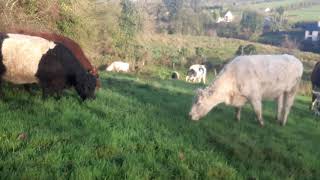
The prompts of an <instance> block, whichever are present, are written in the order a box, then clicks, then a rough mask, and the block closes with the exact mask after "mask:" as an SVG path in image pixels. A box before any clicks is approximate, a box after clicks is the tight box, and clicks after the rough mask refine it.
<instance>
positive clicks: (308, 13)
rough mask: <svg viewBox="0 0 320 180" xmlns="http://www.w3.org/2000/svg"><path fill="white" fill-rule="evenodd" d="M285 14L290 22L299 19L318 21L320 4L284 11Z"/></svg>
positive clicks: (319, 18) (298, 20)
mask: <svg viewBox="0 0 320 180" xmlns="http://www.w3.org/2000/svg"><path fill="white" fill-rule="evenodd" d="M286 16H287V17H288V20H289V21H290V22H300V21H319V20H320V5H317V6H312V7H309V8H302V9H298V10H290V11H288V12H286Z"/></svg>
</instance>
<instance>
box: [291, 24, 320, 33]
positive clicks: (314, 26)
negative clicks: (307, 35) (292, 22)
mask: <svg viewBox="0 0 320 180" xmlns="http://www.w3.org/2000/svg"><path fill="white" fill-rule="evenodd" d="M296 27H297V28H302V29H303V30H305V31H320V27H319V26H318V22H303V23H298V24H296Z"/></svg>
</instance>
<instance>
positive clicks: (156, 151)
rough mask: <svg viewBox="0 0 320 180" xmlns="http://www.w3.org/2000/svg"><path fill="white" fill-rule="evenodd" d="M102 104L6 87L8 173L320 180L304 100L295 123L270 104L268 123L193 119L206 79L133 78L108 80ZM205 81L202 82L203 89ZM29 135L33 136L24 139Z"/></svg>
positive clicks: (1, 168)
mask: <svg viewBox="0 0 320 180" xmlns="http://www.w3.org/2000/svg"><path fill="white" fill-rule="evenodd" d="M102 82H103V87H102V89H101V90H100V91H99V92H98V94H97V99H96V100H95V101H87V102H84V103H81V102H79V99H78V97H77V96H76V95H75V93H74V92H73V91H71V92H70V91H69V92H66V93H67V95H68V96H65V97H63V98H62V99H61V100H60V101H56V100H54V99H51V98H49V99H48V100H45V101H42V100H41V98H40V97H41V96H40V92H39V90H37V89H35V92H34V93H35V95H30V94H28V93H27V92H24V91H23V90H22V89H19V88H15V89H14V90H12V88H13V87H11V86H6V88H5V94H6V96H5V99H4V100H2V101H1V102H0V109H1V115H0V123H1V126H0V139H1V141H0V158H1V162H0V177H1V178H3V179H10V178H11V179H30V178H39V179H51V178H59V179H61V178H62V179H64V178H81V179H94V178H97V177H98V178H107V179H108V178H111V179H124V178H126V179H153V178H160V179H311V178H314V177H318V176H319V175H320V171H319V167H320V162H319V161H318V159H319V158H320V153H319V151H318V149H319V148H320V145H319V143H315V142H317V141H318V138H319V135H320V126H319V122H318V120H317V118H315V116H314V115H313V114H312V113H311V112H310V111H309V110H308V104H309V98H308V97H303V96H299V97H298V98H297V100H296V103H295V106H294V107H293V109H292V113H291V114H290V116H289V120H288V124H287V126H285V127H280V126H279V125H278V124H277V123H276V121H275V119H274V116H275V115H274V108H275V107H274V104H273V103H271V102H266V103H265V104H264V117H265V122H266V127H265V128H260V127H259V126H258V123H257V122H256V121H255V118H254V114H253V112H252V111H251V108H250V107H249V106H247V107H246V108H245V110H244V113H243V117H242V120H241V122H240V123H237V122H236V121H235V120H234V110H233V109H232V108H230V107H225V106H223V105H220V106H218V107H217V108H216V109H215V110H213V111H212V112H211V113H210V114H209V115H208V116H207V117H205V118H204V119H202V120H201V121H199V122H192V121H190V120H189V119H188V118H187V113H188V111H189V109H190V106H191V103H192V99H193V96H194V90H195V89H196V88H198V87H199V86H200V85H192V84H186V83H184V82H182V81H172V80H161V79H157V78H147V77H142V76H138V77H136V76H133V75H110V74H109V75H106V74H103V76H102ZM200 87H201V86H200ZM21 133H25V134H26V135H27V137H21V136H20V137H19V134H21Z"/></svg>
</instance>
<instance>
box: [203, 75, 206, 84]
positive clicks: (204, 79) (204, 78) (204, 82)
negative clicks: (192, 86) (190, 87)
mask: <svg viewBox="0 0 320 180" xmlns="http://www.w3.org/2000/svg"><path fill="white" fill-rule="evenodd" d="M203 84H206V76H203Z"/></svg>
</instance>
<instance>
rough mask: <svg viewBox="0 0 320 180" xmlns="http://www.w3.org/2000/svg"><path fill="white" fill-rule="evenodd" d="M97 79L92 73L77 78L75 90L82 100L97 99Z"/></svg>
mask: <svg viewBox="0 0 320 180" xmlns="http://www.w3.org/2000/svg"><path fill="white" fill-rule="evenodd" d="M96 82H97V81H96V77H95V76H93V75H92V74H90V73H85V74H82V75H79V76H78V77H77V82H76V86H75V89H76V91H77V92H78V94H79V96H80V97H81V98H82V100H86V99H88V98H92V99H94V98H95V88H96Z"/></svg>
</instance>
